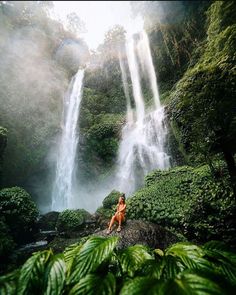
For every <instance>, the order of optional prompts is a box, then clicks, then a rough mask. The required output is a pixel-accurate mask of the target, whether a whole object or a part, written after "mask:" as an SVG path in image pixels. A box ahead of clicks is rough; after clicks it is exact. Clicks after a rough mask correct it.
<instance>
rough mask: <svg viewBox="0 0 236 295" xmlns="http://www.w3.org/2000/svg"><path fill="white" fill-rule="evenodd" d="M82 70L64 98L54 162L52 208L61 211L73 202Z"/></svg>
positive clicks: (71, 83) (70, 206)
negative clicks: (59, 138) (54, 174)
mask: <svg viewBox="0 0 236 295" xmlns="http://www.w3.org/2000/svg"><path fill="white" fill-rule="evenodd" d="M83 77H84V70H78V72H77V74H76V75H75V76H74V77H73V78H72V80H71V82H70V85H69V89H68V93H67V94H66V96H65V99H64V109H63V122H62V136H61V141H60V144H59V150H58V155H57V164H56V177H55V182H54V186H53V192H52V208H51V209H52V210H53V211H62V210H64V209H66V208H73V206H74V204H75V193H74V177H75V175H74V173H75V156H76V149H77V144H78V141H79V135H78V134H77V122H78V117H79V109H80V102H81V99H82V85H83Z"/></svg>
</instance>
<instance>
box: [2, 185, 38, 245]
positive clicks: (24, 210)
mask: <svg viewBox="0 0 236 295" xmlns="http://www.w3.org/2000/svg"><path fill="white" fill-rule="evenodd" d="M0 214H1V216H3V217H4V218H5V222H6V224H7V226H8V227H9V230H10V234H11V236H12V237H13V239H14V241H15V242H17V243H23V242H25V241H27V240H29V239H30V238H31V235H32V231H33V229H34V227H35V222H36V218H37V216H38V210H37V208H36V205H35V203H34V202H33V201H32V199H31V197H30V195H29V194H28V193H27V192H26V191H25V190H24V189H22V188H20V187H12V188H4V189H2V190H0Z"/></svg>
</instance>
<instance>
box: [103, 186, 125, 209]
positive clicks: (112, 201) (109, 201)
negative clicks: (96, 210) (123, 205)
mask: <svg viewBox="0 0 236 295" xmlns="http://www.w3.org/2000/svg"><path fill="white" fill-rule="evenodd" d="M121 195H122V194H121V193H120V192H118V191H116V190H113V191H111V192H110V194H109V195H108V196H106V197H105V199H104V200H103V201H102V205H103V207H104V208H105V209H111V208H112V206H114V205H117V203H118V200H119V197H120V196H121Z"/></svg>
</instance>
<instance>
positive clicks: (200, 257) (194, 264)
mask: <svg viewBox="0 0 236 295" xmlns="http://www.w3.org/2000/svg"><path fill="white" fill-rule="evenodd" d="M165 254H166V256H168V255H170V256H173V257H176V258H177V259H179V260H180V261H181V263H182V264H183V265H184V266H185V267H186V268H188V269H205V270H207V269H208V270H211V269H212V265H211V263H210V262H209V261H208V260H206V259H205V258H204V255H205V253H204V251H203V250H202V249H201V248H200V247H198V246H197V245H194V244H191V243H186V242H185V243H177V244H174V245H172V246H171V247H169V248H168V249H167V251H166V253H165Z"/></svg>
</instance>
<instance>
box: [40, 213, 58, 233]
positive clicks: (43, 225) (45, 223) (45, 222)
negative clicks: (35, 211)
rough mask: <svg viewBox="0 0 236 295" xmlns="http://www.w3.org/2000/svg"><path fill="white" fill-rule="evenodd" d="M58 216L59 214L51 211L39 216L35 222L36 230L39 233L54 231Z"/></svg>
mask: <svg viewBox="0 0 236 295" xmlns="http://www.w3.org/2000/svg"><path fill="white" fill-rule="evenodd" d="M58 216H59V212H56V211H51V212H48V213H46V214H44V215H41V216H40V218H39V220H38V222H37V226H38V228H39V229H40V230H41V231H49V230H50V231H51V230H55V228H56V223H57V219H58Z"/></svg>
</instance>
